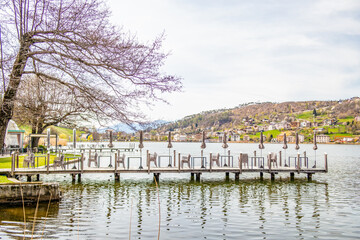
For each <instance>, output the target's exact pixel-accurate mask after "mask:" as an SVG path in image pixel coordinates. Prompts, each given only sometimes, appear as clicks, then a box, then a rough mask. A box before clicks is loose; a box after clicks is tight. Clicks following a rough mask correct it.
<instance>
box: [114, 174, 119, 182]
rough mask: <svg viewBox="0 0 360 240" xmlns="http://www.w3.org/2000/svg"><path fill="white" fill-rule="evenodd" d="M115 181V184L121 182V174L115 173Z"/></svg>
mask: <svg viewBox="0 0 360 240" xmlns="http://www.w3.org/2000/svg"><path fill="white" fill-rule="evenodd" d="M114 179H115V182H120V173H115V176H114Z"/></svg>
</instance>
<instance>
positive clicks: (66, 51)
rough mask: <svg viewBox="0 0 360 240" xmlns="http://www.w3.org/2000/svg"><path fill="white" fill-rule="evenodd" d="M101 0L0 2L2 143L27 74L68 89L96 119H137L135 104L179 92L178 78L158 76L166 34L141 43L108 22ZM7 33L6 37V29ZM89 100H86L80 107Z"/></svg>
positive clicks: (160, 73)
mask: <svg viewBox="0 0 360 240" xmlns="http://www.w3.org/2000/svg"><path fill="white" fill-rule="evenodd" d="M109 15H110V12H109V10H108V9H107V8H106V6H105V5H104V3H103V2H101V1H100V0H46V1H45V0H3V1H2V2H1V3H0V19H1V20H0V28H1V30H2V31H1V33H2V35H1V39H0V40H1V46H2V47H1V49H2V50H4V51H2V54H1V69H2V71H3V72H4V74H2V76H3V86H2V89H4V90H3V91H4V95H3V99H2V102H1V111H0V143H3V142H4V137H5V131H6V126H7V123H8V121H9V120H10V119H11V118H12V116H13V111H14V99H15V97H16V94H17V92H18V90H19V91H21V89H20V88H19V86H20V83H21V82H22V80H23V77H24V75H27V74H35V75H36V76H38V77H39V78H42V79H43V80H44V81H48V82H57V83H59V84H61V85H63V86H66V87H67V88H69V89H70V91H71V92H72V95H73V96H74V101H76V102H77V103H79V104H84V108H85V111H87V110H92V113H93V114H92V116H93V117H94V118H96V119H98V120H101V119H113V120H120V121H122V122H126V123H129V122H132V121H135V120H136V119H140V117H141V114H139V111H137V109H138V106H139V104H140V103H146V104H151V102H152V101H153V100H161V98H160V97H159V93H163V92H172V91H178V90H180V89H181V82H180V79H179V78H178V77H176V76H172V75H166V74H164V73H162V71H161V67H162V66H163V64H164V60H165V59H166V57H167V54H165V53H163V52H162V51H161V44H162V41H163V38H164V37H163V35H161V36H160V37H158V38H156V39H155V40H154V41H153V42H151V43H147V44H142V43H140V42H139V41H138V40H137V39H136V36H134V35H131V34H129V33H126V32H124V31H123V30H122V29H121V28H118V27H116V26H113V25H112V24H111V23H110V22H109ZM4 33H5V34H4ZM85 103H86V104H85Z"/></svg>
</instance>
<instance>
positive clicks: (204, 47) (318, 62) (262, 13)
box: [108, 0, 360, 120]
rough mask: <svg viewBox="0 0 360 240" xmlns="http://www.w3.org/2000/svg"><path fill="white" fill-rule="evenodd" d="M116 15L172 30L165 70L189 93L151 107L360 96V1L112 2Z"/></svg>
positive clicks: (183, 110)
mask: <svg viewBox="0 0 360 240" xmlns="http://www.w3.org/2000/svg"><path fill="white" fill-rule="evenodd" d="M108 4H109V6H110V8H111V10H112V11H113V18H112V21H113V22H114V23H116V24H118V25H122V26H123V27H124V28H125V29H127V30H129V31H130V32H132V33H136V34H137V36H138V38H139V40H140V41H151V40H152V39H154V38H155V37H156V36H158V35H160V34H161V33H162V32H165V35H166V40H165V42H164V50H165V51H171V56H170V57H169V58H168V59H167V61H166V64H165V66H164V69H163V70H164V71H165V72H167V73H169V74H174V75H178V76H181V77H182V78H183V85H184V89H183V92H180V93H173V94H169V95H163V97H164V98H165V99H166V100H167V101H168V102H169V103H170V104H169V105H166V104H163V103H158V104H155V105H154V106H153V107H152V109H151V110H145V111H146V113H147V114H148V116H149V118H150V119H151V120H156V119H163V120H176V119H180V118H182V117H184V116H187V115H191V114H195V113H199V112H201V111H205V110H211V109H219V108H232V107H235V106H237V105H239V104H241V103H246V102H258V101H260V102H263V101H271V102H282V101H301V100H330V99H331V100H333V99H345V98H350V97H353V96H359V95H360V94H359V93H360V1H358V0H354V1H351V0H346V1H341V0H324V1H320V0H308V1H307V0H303V1H288V0H278V1H275V0H267V1H266V0H251V1H245V0H226V1H221V0H217V1H216V0H197V1H194V0H131V1H123V0H110V1H109V2H108Z"/></svg>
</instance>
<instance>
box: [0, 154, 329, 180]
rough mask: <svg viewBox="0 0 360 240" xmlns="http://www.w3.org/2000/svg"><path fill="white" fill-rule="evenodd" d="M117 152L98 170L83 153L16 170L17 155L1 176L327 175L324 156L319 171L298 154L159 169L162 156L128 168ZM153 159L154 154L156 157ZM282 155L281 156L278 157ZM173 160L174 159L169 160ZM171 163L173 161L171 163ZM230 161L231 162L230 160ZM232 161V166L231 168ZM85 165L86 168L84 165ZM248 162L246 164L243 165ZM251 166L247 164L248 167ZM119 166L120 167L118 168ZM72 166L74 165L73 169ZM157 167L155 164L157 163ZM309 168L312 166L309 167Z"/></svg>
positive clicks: (176, 164) (178, 157) (178, 158)
mask: <svg viewBox="0 0 360 240" xmlns="http://www.w3.org/2000/svg"><path fill="white" fill-rule="evenodd" d="M119 153H120V152H118V153H115V159H114V166H112V161H111V156H110V164H109V166H108V167H100V158H99V159H98V163H97V164H96V167H90V163H89V162H87V159H86V158H85V157H84V153H82V154H81V157H79V158H77V159H75V160H71V161H68V162H66V163H65V164H66V165H67V167H66V166H65V167H64V168H61V167H56V168H55V167H54V166H53V165H52V164H50V154H47V161H46V165H45V166H42V167H36V168H35V167H33V168H17V167H15V166H18V164H16V159H18V157H17V156H16V154H13V155H12V167H11V169H0V174H2V175H7V176H8V177H19V176H27V177H28V181H31V176H34V175H36V176H37V179H38V180H39V179H40V175H45V174H46V175H47V174H70V175H71V176H72V179H73V181H75V180H76V176H78V180H79V181H81V175H83V174H105V173H106V174H114V177H115V180H116V181H118V180H120V174H122V173H147V174H153V175H154V177H155V179H156V180H157V181H158V180H159V176H160V174H161V173H172V174H175V173H190V174H191V177H194V175H196V180H197V181H200V176H201V174H202V173H225V177H226V178H227V179H229V175H230V173H233V174H234V176H235V180H239V178H240V175H241V174H245V173H259V174H260V178H263V175H264V173H268V174H270V175H271V179H272V180H275V174H278V173H290V178H291V179H294V176H295V173H297V174H307V177H308V179H309V180H311V179H312V175H313V174H315V173H327V172H328V162H327V154H325V155H324V167H323V168H320V167H317V166H316V161H315V165H314V166H312V164H311V165H310V164H309V159H308V158H307V157H306V154H305V156H304V157H301V156H300V154H297V156H296V157H292V159H293V166H291V162H290V158H289V160H288V161H284V163H282V161H281V157H280V159H279V164H278V162H277V161H276V162H273V161H272V159H271V157H269V156H268V159H267V160H266V161H265V158H264V157H256V155H255V156H254V157H249V158H248V156H247V155H246V162H242V161H240V159H243V157H242V154H240V156H239V157H238V161H234V157H233V156H230V155H227V156H224V157H225V160H224V161H222V159H221V163H220V161H219V156H218V158H217V160H218V161H217V162H215V163H216V164H215V165H214V163H213V161H214V160H213V156H212V155H211V154H210V157H209V160H210V161H209V162H207V158H206V157H194V158H193V159H191V157H190V156H189V158H188V161H189V163H188V162H186V165H188V166H186V167H183V166H182V164H183V162H181V161H185V159H184V158H185V156H181V154H180V153H178V155H176V154H175V152H174V155H173V156H167V157H168V159H169V162H168V163H169V165H168V166H167V167H160V160H161V157H164V156H161V155H160V156H157V157H158V158H155V161H156V160H157V161H158V164H159V166H151V161H153V160H150V159H151V156H150V153H149V152H147V154H146V162H145V163H146V166H145V168H143V167H142V157H134V156H129V157H128V158H127V166H126V165H125V159H122V162H121V161H120V162H119V161H117V160H116V159H118V157H119V156H120V154H119ZM155 156H156V155H155ZM280 156H281V154H280ZM172 157H174V158H172ZM130 158H139V160H140V161H139V165H138V166H135V167H134V166H130V165H129V160H130ZM196 158H200V161H198V163H200V165H195V162H196V161H195V160H196ZM172 160H173V161H172ZM230 160H231V161H230ZM234 162H235V166H234ZM85 163H87V165H85ZM245 163H247V164H245ZM249 163H250V164H249ZM120 164H121V167H120ZM72 165H73V166H72ZM156 165H157V164H156ZM310 166H312V167H310Z"/></svg>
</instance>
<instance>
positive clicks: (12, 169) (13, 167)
mask: <svg viewBox="0 0 360 240" xmlns="http://www.w3.org/2000/svg"><path fill="white" fill-rule="evenodd" d="M14 171H15V155H14V153H11V176H12V177H14Z"/></svg>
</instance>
